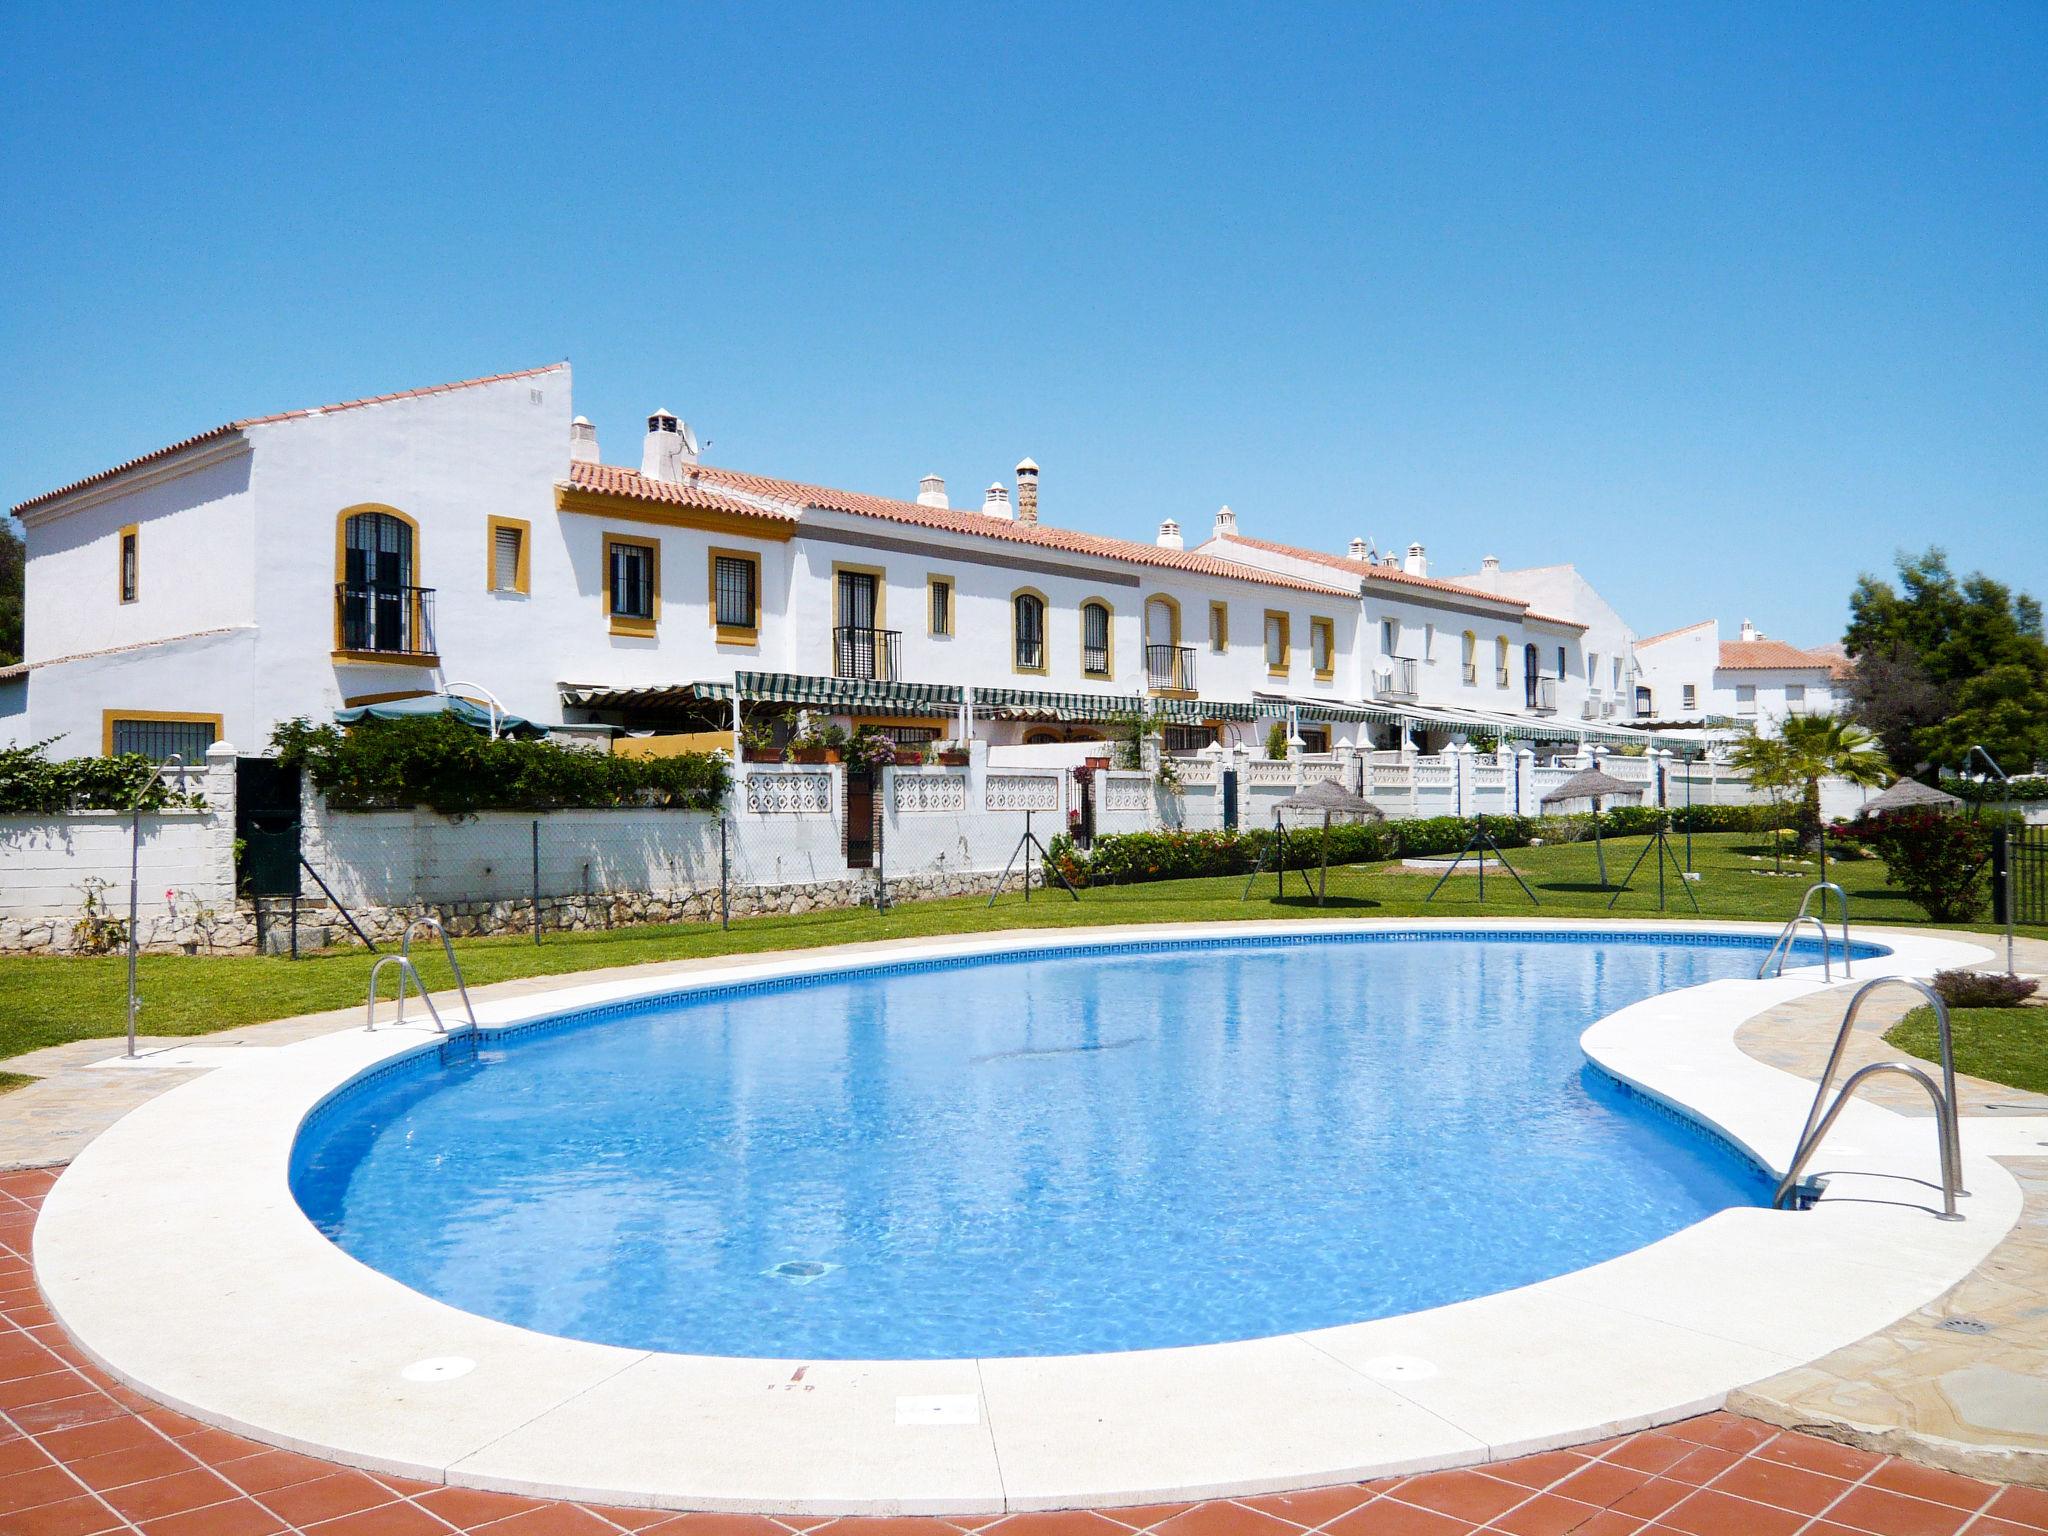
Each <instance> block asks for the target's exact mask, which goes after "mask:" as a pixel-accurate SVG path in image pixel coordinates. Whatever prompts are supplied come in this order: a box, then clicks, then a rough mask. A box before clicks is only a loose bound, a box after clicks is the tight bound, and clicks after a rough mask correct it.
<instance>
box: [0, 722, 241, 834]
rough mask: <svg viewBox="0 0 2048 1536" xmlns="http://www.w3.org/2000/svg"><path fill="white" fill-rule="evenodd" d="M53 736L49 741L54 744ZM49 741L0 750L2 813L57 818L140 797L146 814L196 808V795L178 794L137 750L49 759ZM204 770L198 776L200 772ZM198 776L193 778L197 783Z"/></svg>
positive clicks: (122, 807)
mask: <svg viewBox="0 0 2048 1536" xmlns="http://www.w3.org/2000/svg"><path fill="white" fill-rule="evenodd" d="M55 740H56V738H55V737H54V736H53V737H51V738H50V741H55ZM50 741H38V742H33V743H31V744H30V745H28V746H26V747H5V748H0V814H6V815H15V816H20V815H29V816H58V815H62V814H63V813H64V812H66V811H126V810H132V809H134V807H135V805H136V802H137V798H138V796H139V797H140V800H141V807H142V809H143V810H145V811H156V810H162V809H163V808H164V807H165V806H170V805H180V806H188V805H189V806H198V805H203V804H205V800H204V798H203V797H202V796H200V795H199V794H198V793H197V792H193V793H190V794H182V795H181V794H178V793H176V792H174V791H173V790H171V789H170V788H169V787H168V786H166V784H165V783H164V780H163V778H162V776H161V775H160V774H159V773H158V772H157V765H156V763H155V762H154V761H152V760H151V759H150V758H147V757H144V756H143V755H142V754H141V753H139V752H124V753H122V754H121V755H120V756H118V757H66V758H56V759H52V758H50V757H49V756H47V755H46V753H45V751H44V749H45V748H47V747H48V746H49V745H50ZM203 772H204V769H203V767H202V768H201V770H200V773H203ZM199 777H200V774H199V773H195V774H194V775H192V781H193V782H194V783H197V782H199Z"/></svg>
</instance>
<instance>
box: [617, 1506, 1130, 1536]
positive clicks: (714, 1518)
mask: <svg viewBox="0 0 2048 1536" xmlns="http://www.w3.org/2000/svg"><path fill="white" fill-rule="evenodd" d="M593 1513H596V1514H600V1515H602V1516H603V1517H604V1518H605V1519H607V1520H610V1521H612V1522H613V1523H614V1524H622V1523H623V1522H622V1521H620V1520H619V1518H618V1516H619V1515H621V1514H625V1515H632V1516H638V1517H641V1518H642V1520H643V1523H642V1524H640V1525H636V1526H628V1527H627V1528H628V1529H629V1530H643V1531H647V1532H649V1533H650V1536H788V1531H789V1527H788V1526H786V1525H783V1524H782V1523H781V1522H780V1521H777V1520H771V1519H769V1518H768V1516H766V1515H727V1514H712V1515H682V1516H675V1515H670V1514H668V1513H667V1512H665V1511H663V1510H647V1509H642V1510H620V1511H618V1512H617V1513H614V1512H613V1511H612V1510H610V1509H608V1508H606V1507H605V1506H603V1505H597V1506H594V1508H593ZM650 1515H651V1516H652V1517H653V1518H652V1519H651V1520H647V1519H645V1517H647V1516H650ZM1017 1518H1018V1519H1022V1520H1035V1519H1038V1518H1040V1517H1039V1516H1036V1515H1020V1516H1018V1517H1017ZM1101 1528H1102V1529H1103V1530H1106V1531H1120V1530H1122V1529H1123V1527H1122V1526H1119V1525H1108V1524H1105V1525H1103V1526H1102V1527H1101ZM1027 1529H1028V1528H1027ZM1047 1529H1050V1527H1048V1528H1047Z"/></svg>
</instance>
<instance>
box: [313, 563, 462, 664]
mask: <svg viewBox="0 0 2048 1536" xmlns="http://www.w3.org/2000/svg"><path fill="white" fill-rule="evenodd" d="M334 631H335V637H336V640H337V642H338V644H337V646H336V652H337V654H338V655H341V656H344V657H348V658H368V659H370V660H375V661H383V660H386V659H389V660H392V661H431V660H433V659H434V658H435V657H436V656H437V655H438V647H437V646H436V645H435V643H434V589H433V588H432V587H401V586H383V585H380V584H376V583H369V584H363V585H357V584H353V583H350V582H346V581H338V582H336V583H335V584H334Z"/></svg>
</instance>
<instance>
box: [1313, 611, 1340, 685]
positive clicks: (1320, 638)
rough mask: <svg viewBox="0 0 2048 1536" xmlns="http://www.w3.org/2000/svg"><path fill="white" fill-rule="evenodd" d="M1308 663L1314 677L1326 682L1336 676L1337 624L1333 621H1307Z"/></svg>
mask: <svg viewBox="0 0 2048 1536" xmlns="http://www.w3.org/2000/svg"><path fill="white" fill-rule="evenodd" d="M1308 661H1309V665H1310V666H1311V667H1313V668H1314V669H1315V674H1316V676H1317V677H1318V678H1319V679H1321V680H1322V681H1323V682H1328V681H1329V680H1330V679H1331V678H1333V677H1335V676H1336V675H1337V624H1336V621H1335V620H1333V619H1310V620H1309V621H1308Z"/></svg>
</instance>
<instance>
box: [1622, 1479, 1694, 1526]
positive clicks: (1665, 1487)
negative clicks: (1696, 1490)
mask: <svg viewBox="0 0 2048 1536" xmlns="http://www.w3.org/2000/svg"><path fill="white" fill-rule="evenodd" d="M1692 1493H1693V1486H1692V1484H1690V1483H1677V1482H1673V1481H1672V1480H1671V1479H1670V1478H1668V1477H1653V1478H1651V1479H1649V1480H1648V1481H1647V1482H1644V1483H1640V1484H1638V1485H1637V1486H1636V1487H1635V1488H1633V1489H1631V1490H1630V1491H1629V1492H1627V1493H1625V1494H1623V1495H1622V1496H1621V1497H1620V1498H1618V1499H1616V1500H1615V1501H1614V1502H1613V1503H1612V1504H1611V1505H1609V1506H1608V1507H1609V1508H1610V1509H1613V1510H1616V1511H1617V1512H1619V1513H1621V1514H1624V1515H1635V1516H1636V1517H1638V1518H1639V1519H1643V1520H1656V1519H1659V1518H1661V1517H1662V1516H1663V1514H1664V1512H1665V1511H1666V1510H1668V1509H1670V1508H1671V1507H1672V1506H1673V1505H1674V1504H1677V1503H1678V1502H1679V1501H1680V1500H1682V1499H1685V1498H1688V1497H1690V1496H1691V1494H1692Z"/></svg>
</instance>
